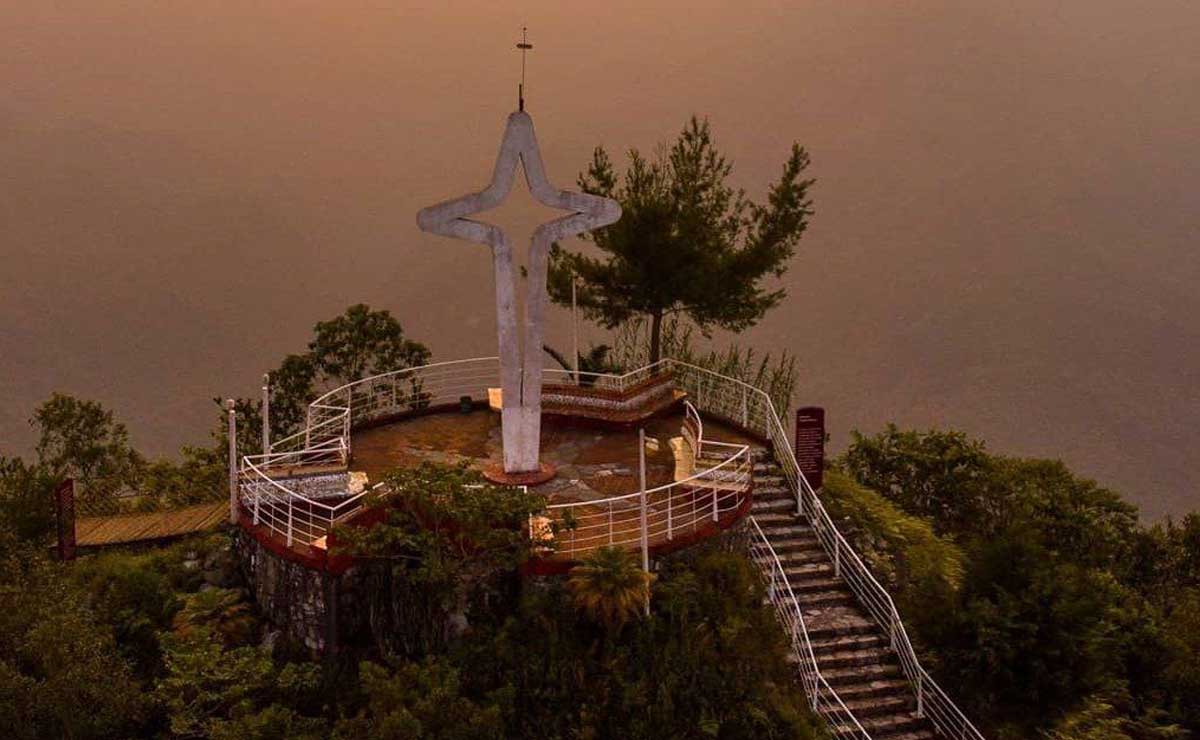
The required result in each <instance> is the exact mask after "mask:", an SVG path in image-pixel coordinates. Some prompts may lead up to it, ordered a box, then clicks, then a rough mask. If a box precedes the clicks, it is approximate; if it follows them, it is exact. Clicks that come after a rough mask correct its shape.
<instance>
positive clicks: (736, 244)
mask: <svg viewBox="0 0 1200 740" xmlns="http://www.w3.org/2000/svg"><path fill="white" fill-rule="evenodd" d="M808 164H809V157H808V153H807V152H806V151H805V150H804V149H803V148H802V147H800V146H799V145H798V144H793V145H792V151H791V155H790V156H789V157H788V160H787V162H786V163H785V164H784V166H783V174H782V175H781V177H780V178H779V180H778V181H777V182H776V183H775V184H774V185H772V186H771V188H770V191H769V193H768V196H767V202H766V203H765V204H763V205H760V204H757V203H754V202H751V201H750V200H748V199H747V198H746V196H745V193H744V192H743V191H742V190H739V189H735V188H733V187H732V186H731V185H729V184H728V182H727V181H728V179H729V175H730V173H731V171H732V169H733V165H732V164H731V163H730V162H729V161H728V160H726V158H725V157H724V155H722V154H721V153H720V152H719V151H718V150H717V148H716V145H715V143H714V141H713V138H712V134H711V132H710V131H709V125H708V121H707V120H703V121H702V120H699V119H697V118H696V117H695V116H693V117H692V119H691V120H690V121H689V122H688V124H687V125H686V126H685V127H684V129H683V131H682V132H681V133H680V135H679V138H678V139H677V140H676V141H675V143H674V144H673V145H672V146H671V147H670V148H669V149H665V148H664V149H661V150H659V152H658V153H657V154H656V155H655V156H654V157H652V158H647V157H645V156H643V155H642V154H641V153H640V152H638V151H637V150H636V149H634V150H631V151H630V152H629V168H628V170H627V171H626V172H625V174H624V176H623V177H622V176H618V174H617V172H616V171H615V170H614V168H613V164H612V161H611V160H610V159H609V156H608V154H607V152H605V150H604V149H603V148H601V147H597V148H596V150H595V152H594V153H593V155H592V163H591V165H590V166H589V168H588V171H587V172H586V173H585V174H581V175H580V177H579V186H580V188H582V189H583V190H584V191H586V192H588V193H593V194H596V195H603V196H605V197H609V198H614V199H616V200H617V201H618V202H620V204H621V208H622V209H623V215H622V217H621V220H620V221H618V222H617V223H615V224H613V225H612V226H608V227H606V228H604V229H600V230H598V231H595V232H592V233H591V234H589V235H585V236H584V238H585V239H588V240H590V241H591V242H593V243H594V244H595V245H596V246H597V247H598V248H599V249H600V251H601V252H602V253H603V255H602V256H600V257H592V256H588V255H585V254H581V253H576V252H571V251H568V250H567V249H565V248H563V247H562V246H560V245H555V246H554V249H553V250H552V252H551V262H550V276H549V285H548V287H549V291H550V296H551V298H552V299H553V300H554V301H555V302H556V303H560V304H569V303H570V301H571V281H572V280H573V279H576V278H577V279H578V285H577V301H578V304H579V305H580V307H582V309H583V311H584V315H585V316H587V318H588V319H590V320H592V321H596V322H598V323H600V324H602V325H603V326H605V327H606V328H609V329H612V328H615V327H616V326H617V325H619V324H620V323H622V322H623V321H626V320H627V319H629V318H631V317H634V316H639V315H640V316H644V317H646V318H647V319H648V320H649V323H650V359H651V361H656V360H658V359H659V357H660V355H661V352H662V324H663V319H664V318H665V317H667V316H670V315H676V314H683V315H686V316H687V317H689V318H690V319H691V320H692V321H694V322H695V323H696V324H697V325H698V326H699V327H700V329H701V330H702V331H706V332H707V331H708V330H710V329H711V328H712V327H720V328H723V329H729V330H732V331H740V330H742V329H745V328H747V327H749V326H752V325H753V324H755V323H756V322H757V321H758V320H759V319H761V318H762V316H763V314H765V313H766V311H767V310H768V309H770V308H772V307H774V306H775V305H777V304H778V303H779V301H780V300H782V299H783V297H784V295H785V292H784V290H783V289H782V288H775V289H773V290H772V289H769V288H767V287H765V286H764V285H763V284H762V283H763V280H764V278H766V277H767V276H774V277H780V276H781V275H783V273H784V271H786V270H787V262H788V260H789V259H790V258H791V256H792V254H793V251H794V249H795V246H796V243H797V242H798V241H799V239H800V237H801V236H802V235H803V234H804V230H805V228H806V227H807V226H808V219H809V217H810V216H811V215H812V213H813V211H812V201H811V200H810V199H809V197H808V191H809V188H810V187H811V186H812V185H813V183H814V180H810V179H805V178H804V177H803V175H804V173H805V170H806V169H807V168H808Z"/></svg>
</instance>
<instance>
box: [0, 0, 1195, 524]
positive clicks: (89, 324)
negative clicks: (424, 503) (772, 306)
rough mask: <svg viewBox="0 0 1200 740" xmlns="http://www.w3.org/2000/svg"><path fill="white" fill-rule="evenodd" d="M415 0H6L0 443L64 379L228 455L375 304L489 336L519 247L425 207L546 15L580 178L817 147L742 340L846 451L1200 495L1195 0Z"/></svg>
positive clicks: (505, 91)
mask: <svg viewBox="0 0 1200 740" xmlns="http://www.w3.org/2000/svg"><path fill="white" fill-rule="evenodd" d="M398 5H408V4H405V3H383V2H363V1H362V0H346V1H342V2H331V1H328V0H327V1H326V2H313V1H311V0H310V1H304V0H290V1H288V2H284V1H282V0H272V1H270V2H268V1H264V0H236V1H233V0H228V1H226V0H221V1H214V2H206V3H162V2H153V1H152V0H121V1H119V2H118V1H117V0H89V2H67V1H65V0H64V1H57V0H46V1H45V2H37V3H7V4H5V5H4V6H2V7H0V36H2V37H3V39H4V43H3V44H2V45H0V322H2V323H0V453H3V454H27V453H28V452H29V451H30V448H31V445H32V441H33V438H32V433H31V430H30V427H29V425H28V423H27V419H28V418H29V416H30V415H31V413H32V411H33V409H34V407H35V406H36V405H37V404H38V403H39V402H41V401H42V400H43V399H45V398H46V397H47V396H48V395H49V394H50V393H51V392H53V391H56V390H57V391H65V392H69V393H73V394H76V395H79V396H82V397H87V398H94V399H97V400H100V401H102V402H103V403H104V404H106V405H107V406H109V407H110V408H112V409H114V410H115V411H116V412H117V414H118V416H119V417H120V418H121V419H123V420H125V421H126V422H127V423H128V425H129V427H130V429H131V430H132V433H133V437H134V442H135V444H136V445H137V446H138V447H139V448H140V449H142V450H144V451H146V452H148V453H151V454H171V453H173V451H174V450H176V449H177V448H178V447H179V446H180V445H181V444H184V443H198V442H202V441H204V439H205V436H206V434H207V432H208V430H209V429H210V428H211V427H212V426H213V424H214V422H215V419H216V409H215V406H214V405H213V403H212V401H211V398H212V397H213V396H216V395H224V396H228V395H247V396H248V395H253V394H255V393H256V392H257V388H258V386H259V379H260V376H261V373H262V372H263V371H265V370H267V369H270V368H273V367H274V366H275V365H276V364H277V363H278V361H279V359H280V358H281V357H282V356H283V355H284V354H286V353H288V352H292V351H298V350H300V349H302V348H303V346H304V344H305V343H306V342H307V340H308V337H309V335H310V333H311V328H312V325H313V324H314V323H315V322H316V321H318V320H322V319H326V318H330V317H332V316H334V315H336V314H338V313H340V312H341V311H342V310H343V309H344V308H345V307H346V306H348V305H350V304H352V303H356V302H366V303H369V304H371V305H372V306H373V307H376V308H387V309H390V310H391V311H392V312H393V313H394V314H395V315H396V316H397V317H398V318H399V319H400V321H401V322H402V323H403V325H404V327H405V329H406V331H407V332H408V334H409V335H410V336H411V337H413V338H415V339H418V340H420V341H423V342H425V343H427V344H428V345H429V346H430V347H431V348H432V349H433V352H434V356H435V359H437V360H446V359H456V358H464V357H473V356H480V355H490V354H494V353H495V330H494V324H493V321H494V307H493V298H492V295H493V294H492V284H491V267H490V259H489V258H488V256H487V254H486V253H485V251H484V250H483V249H482V248H478V247H473V246H472V245H468V244H465V243H460V242H454V241H451V240H447V239H443V238H439V237H434V236H429V235H425V234H421V233H420V232H419V231H418V230H417V228H416V226H415V218H414V217H415V213H416V210H417V209H418V208H420V207H421V206H424V205H428V204H430V203H433V202H435V201H437V200H440V199H442V198H445V197H450V196H455V195H458V194H461V193H463V192H465V191H466V190H468V189H473V188H477V187H480V186H482V185H483V184H485V183H486V181H487V179H488V177H489V175H490V171H491V166H492V162H493V158H494V155H495V149H496V145H497V143H498V141H499V136H500V133H501V130H502V127H503V123H504V116H505V115H506V114H507V113H508V112H509V111H510V110H512V109H513V108H514V107H515V102H516V100H515V98H516V82H517V78H518V75H519V69H520V57H519V54H518V53H517V52H516V51H515V49H514V48H513V44H514V43H515V41H516V40H517V38H518V37H519V34H520V27H521V25H522V24H527V25H528V26H529V27H530V40H531V41H532V42H533V43H534V46H535V48H534V51H533V52H532V53H531V56H530V58H529V80H528V93H527V98H528V109H529V111H530V112H531V114H532V115H533V116H534V120H535V122H536V124H537V127H538V135H539V139H540V143H541V145H542V151H543V155H544V158H545V160H546V164H547V168H548V170H549V173H550V176H551V178H552V179H553V180H554V181H556V182H557V183H559V184H561V185H564V186H565V185H569V184H571V183H572V182H573V180H574V177H575V175H576V173H577V172H578V171H579V170H581V169H582V168H584V167H585V166H586V164H587V161H588V159H589V156H590V152H591V150H592V148H593V147H594V146H595V145H597V144H603V145H604V146H606V147H607V148H608V149H609V150H610V152H612V153H613V154H614V155H618V156H619V153H620V152H622V151H623V150H625V149H627V148H629V147H639V148H641V149H643V150H647V149H650V148H652V147H653V146H654V145H655V144H656V143H657V142H661V141H665V140H668V139H670V138H672V137H674V135H675V134H676V133H677V132H678V130H679V129H680V128H681V126H682V125H683V124H684V122H685V121H686V119H687V117H688V116H689V115H690V114H692V113H698V114H700V115H703V116H708V117H709V118H710V120H711V122H712V125H713V129H714V132H715V134H716V136H717V139H718V143H719V145H720V146H721V148H722V149H723V150H724V151H725V152H726V153H727V154H728V155H729V156H730V157H731V158H732V160H733V161H734V166H735V170H734V179H735V181H736V182H737V184H739V185H741V186H744V187H745V188H746V189H747V191H748V193H749V194H750V195H751V196H753V197H755V198H759V197H761V196H762V194H763V193H764V191H765V188H766V186H767V184H768V183H769V182H770V181H771V180H773V179H774V178H776V177H777V176H778V173H779V169H780V167H781V165H782V163H783V161H784V159H785V157H786V154H787V150H788V147H789V146H790V144H791V142H792V141H799V142H801V143H802V144H803V145H805V146H806V147H808V149H809V151H810V153H811V154H812V157H813V167H812V169H811V174H812V175H813V176H814V177H816V178H818V180H819V182H818V184H817V186H816V187H815V189H814V191H813V195H814V199H815V206H816V211H817V214H816V216H815V218H814V219H813V222H812V227H811V229H810V231H809V233H808V235H807V236H806V237H805V239H804V240H803V242H802V244H801V246H800V248H799V251H798V254H797V256H796V258H795V260H794V261H793V263H792V266H791V269H790V271H789V272H788V274H787V276H786V277H785V278H784V280H783V282H784V284H785V286H786V287H787V289H788V291H789V298H788V299H787V300H786V302H785V303H784V305H783V306H782V307H780V308H779V309H777V310H775V311H774V312H772V313H770V314H769V315H768V316H767V318H766V319H765V320H764V321H763V322H762V323H761V324H760V325H759V326H757V327H755V328H754V329H752V330H750V331H747V332H745V333H744V334H743V335H742V336H740V337H737V341H739V342H742V343H743V344H746V345H749V346H753V347H755V348H757V349H758V350H760V351H776V352H778V351H779V350H783V349H786V350H788V351H791V352H793V353H796V354H797V355H798V357H799V359H800V368H801V378H800V384H799V388H798V393H797V397H796V401H797V402H798V403H799V404H817V405H823V406H825V407H826V408H827V409H828V419H829V425H830V427H831V431H832V433H833V439H834V444H835V447H836V448H837V449H839V450H840V449H842V448H843V447H844V445H845V442H846V440H847V438H848V433H849V430H851V429H855V428H857V429H862V430H866V431H874V430H877V429H879V428H880V427H881V426H882V425H883V424H885V423H886V422H887V421H895V422H897V423H898V424H900V425H901V426H905V427H918V428H927V427H931V426H939V427H953V428H958V429H963V430H966V431H968V432H970V433H971V434H974V435H978V436H980V437H983V438H985V439H986V440H987V441H988V443H989V446H990V447H991V448H992V449H993V450H995V451H999V452H1005V453H1012V454H1025V455H1038V456H1048V457H1061V458H1063V459H1064V460H1066V461H1067V462H1068V463H1069V464H1070V465H1071V466H1072V467H1074V468H1075V469H1076V470H1078V471H1080V472H1082V473H1085V474H1087V475H1090V476H1093V477H1095V478H1097V479H1098V480H1100V481H1101V482H1102V483H1104V484H1105V485H1108V486H1110V487H1113V488H1115V489H1117V490H1120V491H1121V492H1123V493H1124V494H1126V495H1127V496H1128V497H1129V498H1131V499H1132V500H1134V501H1135V502H1137V503H1139V504H1140V505H1141V506H1142V507H1143V510H1144V512H1145V514H1146V515H1147V516H1148V517H1152V518H1156V517H1161V516H1163V515H1165V514H1168V513H1172V514H1176V515H1178V514H1181V513H1183V512H1186V511H1190V510H1194V509H1200V493H1198V491H1200V486H1198V484H1200V472H1198V471H1197V468H1196V466H1195V465H1194V464H1193V459H1194V458H1195V457H1196V452H1197V447H1198V440H1200V432H1198V425H1200V320H1198V318H1197V317H1200V290H1198V289H1197V286H1198V285H1200V252H1198V250H1197V248H1196V247H1197V233H1198V224H1197V220H1198V219H1197V213H1198V208H1197V194H1198V193H1200V92H1198V91H1200V53H1198V50H1200V4H1197V3H1196V2H1194V0H1187V1H1186V2H1185V1H1181V0H1156V1H1155V2H1151V3H1138V2H1125V1H1117V0H1062V1H1061V2H1047V1H1046V0H1013V1H1011V2H979V1H977V2H970V3H961V2H947V1H941V0H931V1H929V2H923V3H883V2H866V1H864V0H836V1H835V0H824V1H819V2H789V3H771V2H763V1H762V0H746V1H745V2H740V3H725V2H722V3H712V2H687V3H682V2H672V3H667V2H664V3H654V4H651V3H634V2H609V3H603V4H599V3H597V4H591V5H587V6H585V5H583V4H576V3H561V2H527V3H515V2H495V3H487V4H475V3H459V2H440V3H429V4H428V6H427V7H408V8H400V7H390V6H398ZM619 161H620V160H619ZM514 195H515V197H514V198H513V200H512V201H511V202H510V203H509V204H508V205H506V206H505V207H504V208H502V209H500V210H499V212H498V213H496V214H495V220H496V221H497V222H498V223H500V224H502V225H505V226H507V227H510V228H511V229H512V230H513V232H514V233H515V234H517V235H518V236H519V235H521V234H526V233H528V232H529V230H531V228H532V227H533V226H534V225H535V224H537V223H538V222H539V221H540V220H542V219H543V218H544V211H543V209H541V208H540V207H539V206H535V205H534V204H533V202H532V199H531V198H530V197H529V195H528V194H527V193H525V192H524V190H523V188H522V189H520V192H516V193H514ZM547 334H548V338H549V340H550V341H551V342H552V343H554V344H557V345H559V346H561V347H567V346H569V336H570V335H569V324H568V322H567V315H566V312H564V311H562V310H561V309H555V310H554V314H553V316H552V317H551V324H550V325H549V326H548V331H547ZM592 338H594V339H597V340H599V339H601V338H602V336H601V333H600V332H592ZM716 339H717V341H718V343H723V342H724V341H726V340H728V339H729V337H721V336H718V337H717V338H716Z"/></svg>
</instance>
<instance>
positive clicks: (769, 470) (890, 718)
mask: <svg viewBox="0 0 1200 740" xmlns="http://www.w3.org/2000/svg"><path fill="white" fill-rule="evenodd" d="M751 506H752V509H751V514H752V516H753V517H754V518H755V520H757V521H758V525H759V526H760V527H761V528H762V531H763V534H765V535H766V537H767V539H768V540H769V541H770V543H771V547H772V548H774V550H775V553H776V555H778V557H779V560H780V563H781V564H782V565H783V568H784V571H785V573H786V574H787V577H788V583H789V584H790V585H791V587H792V592H793V593H795V595H796V599H797V600H798V601H799V602H800V610H801V613H802V614H803V615H804V623H805V625H806V627H807V629H808V635H809V640H810V641H811V643H812V649H813V654H814V655H815V656H816V659H817V665H818V666H819V668H820V670H821V674H822V675H823V676H824V677H825V680H826V681H828V682H829V685H830V686H832V687H833V689H834V690H835V691H836V692H837V693H838V696H839V697H840V698H841V700H842V702H843V703H845V705H846V707H847V708H848V709H849V710H850V711H851V712H852V713H853V714H854V716H855V717H856V718H857V719H858V721H859V723H860V724H861V725H862V726H863V729H865V730H866V731H867V732H868V733H869V734H870V735H871V737H872V738H874V739H875V740H929V739H932V738H937V737H940V736H939V735H938V734H937V733H936V732H935V731H934V729H933V726H932V725H931V724H930V723H929V722H928V721H927V720H925V719H923V718H921V717H918V716H917V713H916V708H917V702H916V697H915V695H914V694H913V691H912V687H911V686H910V685H909V683H908V681H907V680H906V679H905V677H904V674H903V673H902V672H901V669H900V663H899V661H898V660H897V658H896V654H895V653H894V652H893V651H892V650H891V648H890V647H889V646H888V638H887V635H886V634H885V633H884V630H882V629H881V628H880V627H879V625H877V624H876V623H875V622H874V621H873V620H871V619H870V618H869V617H868V616H867V613H866V612H865V611H863V610H862V609H861V608H860V607H859V606H858V601H857V599H856V598H855V596H854V594H853V593H852V592H851V591H850V589H849V588H848V587H847V586H846V584H845V583H844V582H843V581H842V580H841V579H840V578H838V577H837V576H836V575H835V574H834V569H833V562H832V561H831V560H830V558H829V556H828V555H827V554H826V553H825V550H824V549H823V548H822V547H821V545H820V543H819V542H818V541H817V536H816V533H815V532H814V531H813V529H812V527H810V526H809V525H808V522H807V520H805V519H801V518H797V517H796V515H795V513H796V499H795V496H794V495H793V494H792V493H791V492H790V491H789V490H788V487H787V483H786V481H785V480H784V478H783V474H782V471H781V470H780V469H779V466H778V465H777V464H776V463H775V461H774V459H773V458H772V457H771V456H770V453H769V452H767V451H766V450H755V464H754V501H753V504H752V505H751ZM831 729H833V730H834V732H833V734H834V735H835V736H837V735H838V734H839V733H838V732H837V729H838V728H831Z"/></svg>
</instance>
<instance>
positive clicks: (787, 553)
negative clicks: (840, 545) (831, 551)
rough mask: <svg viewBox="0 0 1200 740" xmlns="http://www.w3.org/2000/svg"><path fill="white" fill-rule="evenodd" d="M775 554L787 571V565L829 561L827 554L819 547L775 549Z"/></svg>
mask: <svg viewBox="0 0 1200 740" xmlns="http://www.w3.org/2000/svg"><path fill="white" fill-rule="evenodd" d="M775 554H776V555H778V556H779V562H780V563H781V564H782V565H783V569H784V572H787V569H788V566H789V565H803V564H805V563H826V562H829V556H828V555H826V554H825V551H824V550H822V549H820V548H819V547H806V546H799V547H797V548H796V549H788V550H784V551H783V552H779V551H778V550H776V551H775Z"/></svg>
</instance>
